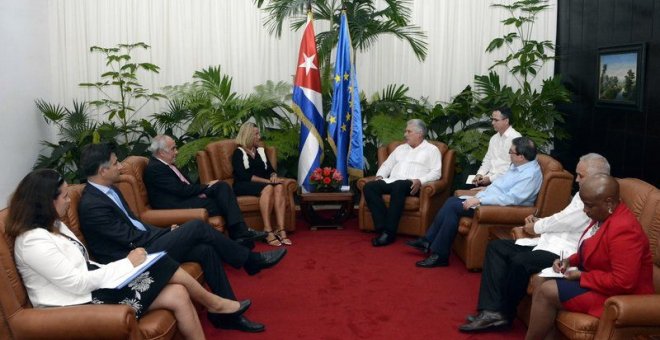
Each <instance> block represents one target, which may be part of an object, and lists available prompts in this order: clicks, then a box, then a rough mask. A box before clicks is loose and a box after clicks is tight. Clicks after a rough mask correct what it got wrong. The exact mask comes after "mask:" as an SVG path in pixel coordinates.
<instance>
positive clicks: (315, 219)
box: [300, 192, 353, 230]
mask: <svg viewBox="0 0 660 340" xmlns="http://www.w3.org/2000/svg"><path fill="white" fill-rule="evenodd" d="M315 204H317V205H318V204H338V205H339V210H337V212H336V213H335V214H334V215H333V216H332V217H330V218H327V217H324V216H320V215H319V214H317V212H316V211H315V210H314V205H315ZM300 210H301V211H302V214H303V217H304V218H305V221H307V222H309V223H310V224H311V227H310V229H311V230H317V229H318V228H337V229H344V227H343V226H342V223H344V221H346V219H348V218H349V217H350V216H351V215H352V214H353V193H352V192H312V193H304V194H301V195H300Z"/></svg>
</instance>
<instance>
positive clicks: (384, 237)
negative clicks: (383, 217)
mask: <svg viewBox="0 0 660 340" xmlns="http://www.w3.org/2000/svg"><path fill="white" fill-rule="evenodd" d="M394 240H396V237H394V236H390V235H388V234H387V233H382V234H380V236H378V237H374V238H373V239H372V240H371V244H372V245H373V246H374V247H383V246H386V245H389V244H392V243H394Z"/></svg>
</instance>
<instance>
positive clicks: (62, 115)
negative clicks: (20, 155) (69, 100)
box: [34, 99, 100, 183]
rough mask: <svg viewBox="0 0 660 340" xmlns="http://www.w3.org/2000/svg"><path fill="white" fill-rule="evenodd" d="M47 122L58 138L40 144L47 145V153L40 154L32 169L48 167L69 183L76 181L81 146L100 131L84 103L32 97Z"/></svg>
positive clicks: (92, 140)
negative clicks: (66, 103) (67, 104)
mask: <svg viewBox="0 0 660 340" xmlns="http://www.w3.org/2000/svg"><path fill="white" fill-rule="evenodd" d="M35 104H36V105H37V108H38V109H39V111H40V112H41V113H42V115H43V117H44V120H45V121H46V123H48V124H52V125H55V126H56V127H57V129H58V136H59V141H58V142H57V143H51V142H49V141H42V142H41V144H42V145H44V146H46V147H48V148H50V149H51V150H52V151H51V153H50V154H49V155H44V154H42V155H39V157H38V158H37V161H36V163H35V164H34V169H40V168H50V169H55V170H57V171H58V172H59V173H60V174H62V176H63V177H64V178H65V179H66V181H67V182H69V183H78V182H79V181H78V176H77V172H78V167H77V165H76V164H77V162H78V159H79V158H80V146H81V145H85V144H88V143H92V142H98V140H99V139H100V135H99V133H98V131H97V130H96V125H97V124H96V122H94V120H92V118H91V117H90V115H89V112H88V107H87V103H85V102H78V101H75V100H74V101H73V107H72V108H71V109H69V108H67V107H64V106H61V105H54V104H49V103H47V102H46V101H44V100H43V99H38V100H36V101H35Z"/></svg>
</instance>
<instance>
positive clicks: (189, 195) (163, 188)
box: [144, 135, 266, 248]
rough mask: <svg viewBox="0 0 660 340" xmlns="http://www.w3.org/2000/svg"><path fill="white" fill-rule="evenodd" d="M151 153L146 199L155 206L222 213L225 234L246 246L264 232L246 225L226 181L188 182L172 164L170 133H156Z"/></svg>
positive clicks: (174, 149) (146, 172)
mask: <svg viewBox="0 0 660 340" xmlns="http://www.w3.org/2000/svg"><path fill="white" fill-rule="evenodd" d="M149 151H151V154H152V157H151V159H150V160H149V164H148V165H147V167H146V169H145V170H144V184H145V186H146V187H147V193H148V195H149V203H150V204H151V206H152V207H153V208H155V209H188V208H205V209H206V210H207V211H208V213H209V216H223V217H224V218H225V221H227V231H228V232H229V237H230V238H232V239H233V240H236V241H237V242H239V243H240V244H243V245H245V246H246V247H248V248H253V247H254V242H253V241H254V240H259V239H263V238H264V237H266V233H264V232H262V231H256V230H253V229H252V228H249V227H248V226H247V225H246V224H245V221H244V220H243V215H242V214H241V209H240V207H239V206H238V202H237V201H236V196H235V195H234V191H233V190H232V188H231V187H230V186H229V184H227V183H225V182H223V181H218V180H214V181H211V182H209V183H208V184H197V183H192V182H191V181H190V180H189V179H188V178H186V176H184V175H183V174H182V173H181V171H179V169H178V168H177V167H176V165H174V161H175V160H176V155H177V154H178V153H179V151H178V149H177V147H176V143H175V142H174V139H172V137H170V136H167V135H158V136H156V137H154V138H153V139H152V141H151V145H150V146H149Z"/></svg>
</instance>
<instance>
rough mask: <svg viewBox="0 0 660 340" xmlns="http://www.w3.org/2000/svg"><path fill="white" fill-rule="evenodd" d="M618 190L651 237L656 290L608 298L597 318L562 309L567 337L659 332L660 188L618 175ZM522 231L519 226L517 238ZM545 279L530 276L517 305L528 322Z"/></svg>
mask: <svg viewBox="0 0 660 340" xmlns="http://www.w3.org/2000/svg"><path fill="white" fill-rule="evenodd" d="M618 181H619V194H620V196H621V199H622V200H623V201H624V202H625V203H626V205H627V206H628V208H630V210H631V211H632V212H633V214H635V216H636V217H637V219H638V221H639V223H640V224H641V225H642V228H643V229H644V231H645V232H646V235H647V236H648V238H649V245H650V246H651V253H652V254H654V256H653V264H654V266H653V284H654V286H655V294H649V295H619V296H612V297H610V298H609V299H607V300H606V301H605V311H604V312H603V315H601V318H600V319H598V318H596V317H593V316H591V315H588V314H582V313H573V312H568V311H560V312H559V314H558V315H557V319H556V322H555V326H556V328H557V333H558V334H557V335H559V336H560V337H561V338H564V339H632V338H635V337H636V336H649V335H656V336H657V335H660V190H658V189H657V188H656V187H654V186H653V185H651V184H648V183H646V182H644V181H641V180H639V179H635V178H623V179H619V180H618ZM520 235H521V231H520V230H518V228H516V231H515V232H514V235H513V236H514V238H517V237H518V236H520ZM542 282H543V279H542V278H540V277H538V276H537V275H533V276H532V277H531V278H530V283H529V286H528V288H527V292H528V296H526V297H525V299H523V301H522V302H521V304H520V305H519V306H518V317H519V318H520V319H521V320H522V321H523V322H524V323H525V324H529V313H530V307H531V295H532V294H533V292H534V289H535V288H536V287H538V285H540V284H541V283H542Z"/></svg>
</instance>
